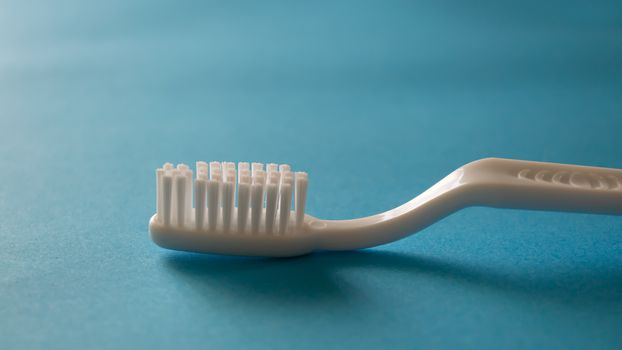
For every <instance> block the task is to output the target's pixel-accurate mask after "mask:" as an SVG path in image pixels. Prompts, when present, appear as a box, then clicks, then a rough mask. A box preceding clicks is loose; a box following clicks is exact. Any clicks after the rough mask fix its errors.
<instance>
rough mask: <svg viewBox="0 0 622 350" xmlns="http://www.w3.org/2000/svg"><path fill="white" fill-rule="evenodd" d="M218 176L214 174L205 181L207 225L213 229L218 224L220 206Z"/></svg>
mask: <svg viewBox="0 0 622 350" xmlns="http://www.w3.org/2000/svg"><path fill="white" fill-rule="evenodd" d="M219 201H220V177H219V176H214V178H213V179H211V180H209V181H208V182H207V227H208V228H209V229H210V230H215V229H216V225H217V224H218V212H219V210H218V209H219V206H220V203H219Z"/></svg>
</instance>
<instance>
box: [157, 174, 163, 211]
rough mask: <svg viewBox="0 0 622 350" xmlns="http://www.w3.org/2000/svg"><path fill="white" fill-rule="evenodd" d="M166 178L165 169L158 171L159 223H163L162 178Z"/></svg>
mask: <svg viewBox="0 0 622 350" xmlns="http://www.w3.org/2000/svg"><path fill="white" fill-rule="evenodd" d="M163 176H164V169H162V168H159V169H156V214H157V215H156V218H157V219H158V222H159V223H163V220H162V216H163V215H164V214H163V212H164V211H163V209H162V204H163V199H162V177H163Z"/></svg>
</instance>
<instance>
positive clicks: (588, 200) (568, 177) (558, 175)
mask: <svg viewBox="0 0 622 350" xmlns="http://www.w3.org/2000/svg"><path fill="white" fill-rule="evenodd" d="M463 171H464V173H463V174H464V175H463V177H462V179H461V181H460V182H462V183H463V184H464V185H466V186H465V187H466V188H470V189H471V190H470V191H467V192H468V193H469V196H471V199H470V202H471V203H470V204H471V205H483V206H490V207H498V208H518V209H535V210H553V211H571V212H583V213H594V214H613V215H622V169H610V168H599V167H589V166H579V165H570V164H557V163H543V162H531V161H522V160H512V159H501V158H486V159H481V160H478V161H475V162H472V163H469V164H467V165H465V166H464V167H463Z"/></svg>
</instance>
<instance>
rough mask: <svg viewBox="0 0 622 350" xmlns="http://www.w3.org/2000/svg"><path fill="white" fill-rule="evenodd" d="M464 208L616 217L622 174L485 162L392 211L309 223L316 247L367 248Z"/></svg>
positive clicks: (457, 172) (574, 167) (621, 202)
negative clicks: (577, 213) (315, 239)
mask: <svg viewBox="0 0 622 350" xmlns="http://www.w3.org/2000/svg"><path fill="white" fill-rule="evenodd" d="M469 206H489V207H497V208H515V209H535V210H552V211H571V212H584V213H594V214H612V215H622V170H620V169H608V168H597V167H587V166H579V165H567V164H556V163H542V162H531V161H522V160H512V159H500V158H486V159H481V160H478V161H475V162H471V163H469V164H466V165H464V166H463V167H461V168H459V169H457V170H455V171H454V172H452V173H451V174H449V175H448V176H447V177H445V178H444V179H442V180H441V181H439V182H438V183H437V184H435V185H434V186H432V187H430V188H429V189H428V190H427V191H425V192H423V193H422V194H420V195H419V196H417V197H415V198H414V199H412V200H411V201H409V202H408V203H405V204H403V205H401V206H399V207H397V208H395V209H392V210H389V211H386V212H384V213H381V214H377V215H372V216H368V217H365V218H360V219H353V220H320V219H315V218H312V219H311V220H310V222H309V229H310V230H311V231H312V233H313V234H314V235H316V236H317V237H318V243H319V247H320V248H321V249H329V250H345V249H358V248H366V247H372V246H376V245H379V244H384V243H388V242H392V241H395V240H397V239H400V238H403V237H405V236H408V235H410V234H412V233H415V232H417V231H419V230H421V229H423V228H425V227H427V226H428V225H430V224H432V223H434V222H436V221H438V220H440V219H442V218H443V217H445V216H447V215H449V214H451V213H453V212H455V211H457V210H459V209H462V208H464V207H469Z"/></svg>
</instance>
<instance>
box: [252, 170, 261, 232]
mask: <svg viewBox="0 0 622 350" xmlns="http://www.w3.org/2000/svg"><path fill="white" fill-rule="evenodd" d="M253 180H255V179H253ZM263 193H264V185H263V183H262V182H259V181H257V182H253V184H252V185H251V232H259V224H260V223H261V214H262V213H263Z"/></svg>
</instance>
